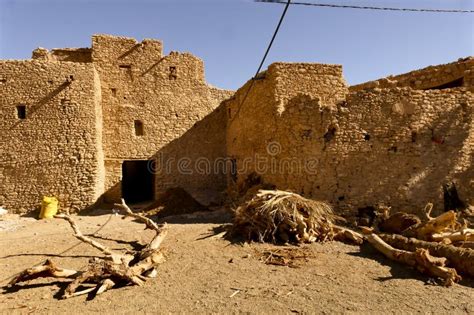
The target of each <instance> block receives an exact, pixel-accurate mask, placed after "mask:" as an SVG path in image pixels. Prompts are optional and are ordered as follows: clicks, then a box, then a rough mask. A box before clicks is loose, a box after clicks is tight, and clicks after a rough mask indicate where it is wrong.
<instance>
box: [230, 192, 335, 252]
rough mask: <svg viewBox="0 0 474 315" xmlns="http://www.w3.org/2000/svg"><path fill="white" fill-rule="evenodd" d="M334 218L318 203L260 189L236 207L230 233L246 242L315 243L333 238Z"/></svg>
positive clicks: (289, 194)
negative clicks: (244, 239) (241, 237)
mask: <svg viewBox="0 0 474 315" xmlns="http://www.w3.org/2000/svg"><path fill="white" fill-rule="evenodd" d="M334 219H335V216H334V214H333V211H332V209H331V207H330V206H329V205H328V204H326V203H324V202H321V201H316V200H311V199H306V198H304V197H302V196H300V195H298V194H295V193H291V192H287V191H281V190H259V191H258V192H257V193H256V195H255V196H254V197H253V198H252V199H250V200H249V201H247V202H245V203H244V204H243V205H241V206H240V207H238V208H237V210H236V211H235V218H234V222H233V226H232V230H231V234H234V235H236V234H239V235H242V236H244V237H245V238H246V240H248V241H251V240H253V241H259V242H272V243H277V242H283V243H286V242H296V243H303V242H315V241H324V240H327V239H332V238H333V236H334V232H333V221H334Z"/></svg>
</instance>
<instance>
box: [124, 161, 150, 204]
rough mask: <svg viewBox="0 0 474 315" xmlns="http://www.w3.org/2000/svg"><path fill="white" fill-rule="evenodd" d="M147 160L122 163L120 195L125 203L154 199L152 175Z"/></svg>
mask: <svg viewBox="0 0 474 315" xmlns="http://www.w3.org/2000/svg"><path fill="white" fill-rule="evenodd" d="M148 162H149V161H148V160H134V161H124V162H123V164H122V196H123V198H124V199H125V201H126V202H127V203H139V202H144V201H150V200H153V199H154V190H155V189H154V186H155V185H154V184H155V180H154V178H155V177H154V175H153V173H152V172H151V170H149V169H148Z"/></svg>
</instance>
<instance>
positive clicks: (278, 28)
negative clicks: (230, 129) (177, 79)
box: [231, 0, 291, 122]
mask: <svg viewBox="0 0 474 315" xmlns="http://www.w3.org/2000/svg"><path fill="white" fill-rule="evenodd" d="M279 3H282V4H286V5H285V9H284V10H283V13H282V14H281V17H280V21H278V25H277V27H276V29H275V32H273V36H272V39H271V40H270V43H269V44H268V47H267V50H266V51H265V54H264V55H263V58H262V61H261V62H260V65H259V66H258V69H257V72H255V75H254V76H253V77H252V80H251V83H250V86H249V88H248V89H247V92H246V93H245V96H244V98H243V100H242V102H241V103H240V105H239V108H237V112H236V113H235V115H234V117H232V119H231V122H232V121H233V120H234V119H235V117H237V115H238V114H239V112H240V108H241V107H242V105H244V103H245V100H246V99H247V96H248V95H249V93H250V90H251V89H252V87H253V85H254V83H255V78H256V77H257V75H258V74H259V73H260V70H262V67H263V64H264V63H265V59H267V55H268V53H269V52H270V49H271V48H272V44H273V41H274V40H275V37H276V36H277V34H278V31H279V30H280V26H281V24H282V22H283V19H284V18H285V15H286V11H288V7H289V6H290V3H291V0H288V1H282V2H279Z"/></svg>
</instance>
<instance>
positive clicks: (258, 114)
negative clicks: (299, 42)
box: [227, 64, 474, 214]
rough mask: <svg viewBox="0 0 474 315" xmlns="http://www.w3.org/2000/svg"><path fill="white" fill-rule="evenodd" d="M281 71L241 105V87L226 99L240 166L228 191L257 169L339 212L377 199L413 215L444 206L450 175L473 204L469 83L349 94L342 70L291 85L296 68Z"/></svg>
mask: <svg viewBox="0 0 474 315" xmlns="http://www.w3.org/2000/svg"><path fill="white" fill-rule="evenodd" d="M311 66H313V65H311ZM286 67H289V68H293V70H294V71H285V72H284V73H278V76H277V77H272V76H271V75H268V73H267V75H266V77H265V79H263V80H258V81H255V83H254V87H253V89H252V91H251V92H250V93H249V95H248V97H247V100H246V101H245V103H244V105H243V106H241V107H240V110H238V108H239V106H240V102H241V99H242V97H243V96H242V95H244V94H245V91H246V89H247V87H248V84H247V85H246V86H244V87H243V88H241V89H240V90H239V91H237V92H236V96H235V98H234V99H232V100H231V101H230V102H229V103H228V111H230V113H235V112H237V111H238V115H236V116H234V119H233V120H232V118H231V120H230V121H229V122H228V126H229V127H228V131H227V143H228V154H229V157H230V158H233V159H234V160H235V164H236V169H237V174H233V176H232V175H230V176H229V190H231V191H232V190H238V189H239V187H240V186H242V185H243V184H244V183H245V181H246V180H247V179H248V178H249V177H250V176H249V175H250V174H252V173H256V174H257V175H260V176H261V178H262V179H263V181H264V182H265V183H268V184H273V185H275V186H276V187H277V188H279V189H288V190H292V191H295V192H297V193H301V194H303V195H305V196H309V197H312V198H317V199H323V200H327V201H329V202H330V203H331V204H332V205H334V206H335V207H336V209H337V210H338V211H339V212H340V213H345V214H354V213H357V210H358V209H359V208H364V207H368V206H377V205H380V204H384V205H388V206H391V207H392V209H393V210H394V211H397V210H403V211H408V212H416V211H419V210H421V209H422V208H423V207H424V206H425V205H426V203H427V202H433V203H434V204H435V209H436V210H440V209H442V208H443V190H442V185H443V184H445V183H447V182H451V181H453V182H454V183H455V184H456V187H457V188H458V192H459V195H460V198H461V199H462V200H464V201H465V202H467V203H471V204H472V203H474V194H473V191H474V180H473V178H474V168H473V167H472V161H473V159H474V128H473V106H474V99H473V94H472V92H470V87H460V88H455V89H445V90H426V91H423V90H415V89H411V88H409V87H404V88H399V87H395V88H384V89H381V88H371V89H366V90H360V91H354V92H351V93H348V94H347V88H346V87H345V86H344V84H343V82H344V81H343V79H342V75H341V74H340V72H339V74H337V73H332V74H330V75H325V74H318V73H317V72H316V71H314V72H308V73H307V74H306V77H305V78H304V79H303V80H305V81H309V83H307V84H306V85H305V84H304V83H302V82H298V80H296V82H294V78H295V76H294V73H297V72H298V71H297V69H298V68H299V67H300V65H292V64H287V65H286ZM309 67H310V66H308V67H307V68H309ZM313 67H314V66H313ZM271 68H272V66H270V67H269V69H271ZM335 69H337V68H335ZM290 73H291V74H290ZM275 82H278V85H279V86H284V87H288V89H287V90H286V91H285V90H284V89H278V87H277V84H275ZM331 86H332V87H338V88H336V89H334V88H330V87H331ZM318 88H319V90H318ZM287 91H291V93H288V92H287ZM332 95H337V97H333V98H330V101H329V102H324V101H323V100H324V99H325V98H326V99H328V96H332ZM344 95H346V96H345V97H344ZM341 96H342V99H341ZM234 115H235V114H234Z"/></svg>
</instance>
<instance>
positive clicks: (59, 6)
mask: <svg viewBox="0 0 474 315" xmlns="http://www.w3.org/2000/svg"><path fill="white" fill-rule="evenodd" d="M304 1H307V2H320V3H335V4H355V5H364V4H365V5H373V6H392V7H412V8H450V9H471V10H472V9H474V0H337V1H336V0H304ZM283 8H284V6H283V5H279V4H267V3H255V2H253V1H251V0H128V1H125V0H95V1H93V0H0V58H1V59H27V58H30V57H31V51H32V50H33V49H35V48H36V47H38V46H41V47H45V48H48V49H51V48H61V47H90V44H91V42H90V41H91V40H90V36H91V35H92V34H94V33H107V34H114V35H122V36H129V37H135V38H136V39H138V40H142V39H143V38H157V39H161V40H163V41H164V47H165V52H169V51H170V50H177V51H183V52H184V51H187V52H191V53H193V54H194V55H197V56H199V57H200V58H202V59H203V60H204V62H205V67H206V78H207V81H208V82H209V83H211V84H212V85H215V86H218V87H221V88H227V89H237V88H239V87H240V86H241V85H242V84H243V83H244V82H245V81H247V80H248V79H249V78H251V77H252V76H253V75H254V72H255V71H256V69H257V67H258V64H259V63H260V60H261V58H262V56H263V53H264V51H265V49H266V46H267V44H268V42H269V40H270V38H271V35H272V33H273V31H274V29H275V26H276V24H277V22H278V19H279V18H280V15H281V12H282V10H283ZM469 55H474V14H453V13H444V14H436V13H410V12H384V11H364V10H350V9H331V8H318V7H305V6H291V7H290V8H289V10H288V13H287V16H286V18H285V21H284V22H283V25H282V27H281V30H280V33H279V34H278V37H277V38H276V41H275V43H274V45H273V48H272V50H271V52H270V55H269V56H268V58H267V62H266V64H265V67H266V66H267V65H268V64H270V63H272V62H275V61H290V62H320V63H333V64H334V63H335V64H342V65H343V66H344V76H345V78H346V80H347V82H348V83H349V84H356V83H361V82H365V81H369V80H372V79H377V78H380V77H385V76H387V75H390V74H398V73H403V72H407V71H410V70H414V69H417V68H421V67H424V66H428V65H431V64H440V63H446V62H450V61H454V60H456V59H458V58H460V57H465V56H469Z"/></svg>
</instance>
